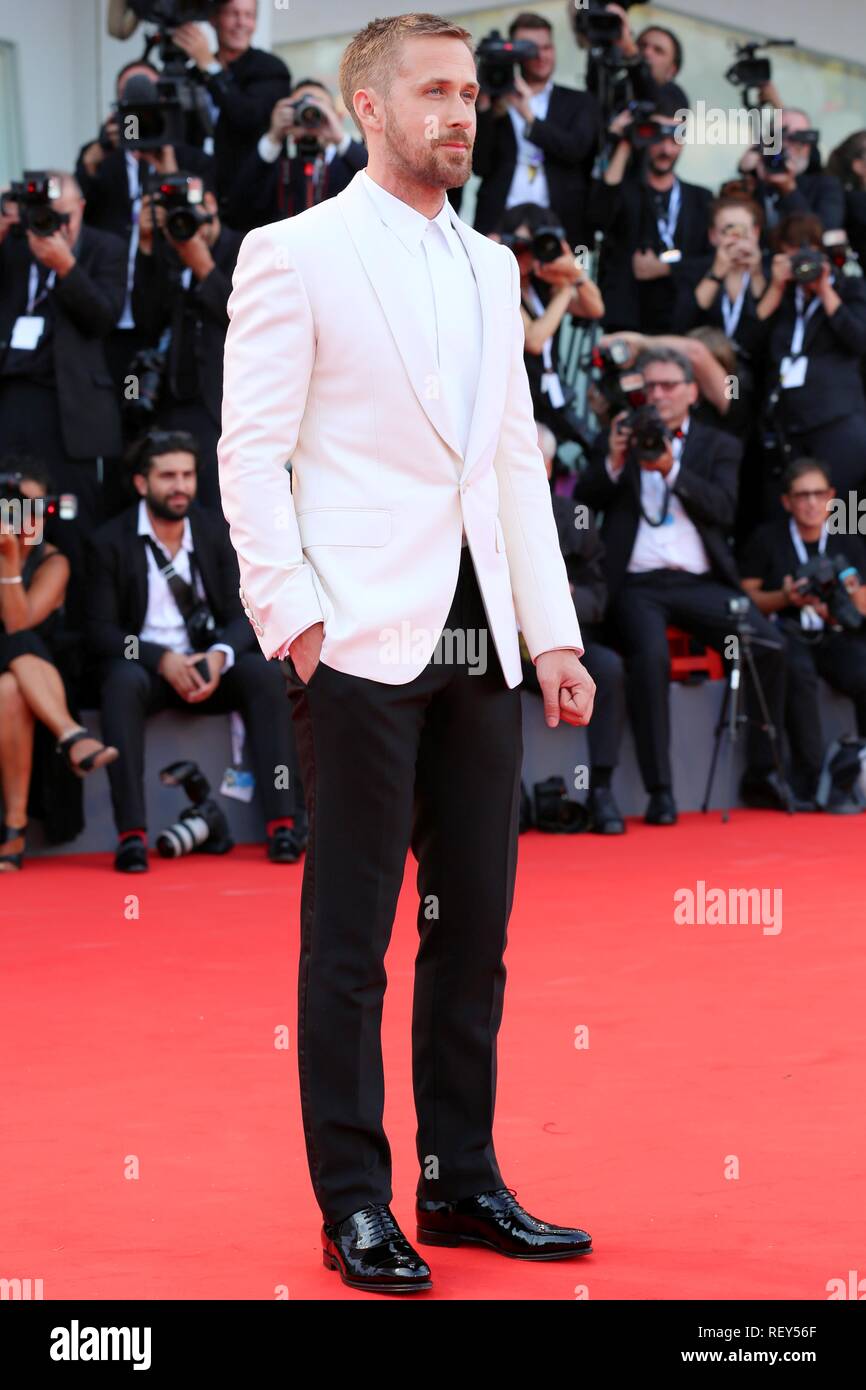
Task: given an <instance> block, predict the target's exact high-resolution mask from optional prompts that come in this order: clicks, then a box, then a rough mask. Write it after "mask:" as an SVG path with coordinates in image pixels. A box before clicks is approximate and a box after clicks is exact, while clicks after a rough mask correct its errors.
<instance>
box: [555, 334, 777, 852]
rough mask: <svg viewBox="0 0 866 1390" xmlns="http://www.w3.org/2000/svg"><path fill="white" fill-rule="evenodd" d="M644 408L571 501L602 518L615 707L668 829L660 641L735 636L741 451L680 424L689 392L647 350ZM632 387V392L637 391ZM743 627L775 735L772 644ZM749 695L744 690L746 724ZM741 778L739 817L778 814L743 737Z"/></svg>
mask: <svg viewBox="0 0 866 1390" xmlns="http://www.w3.org/2000/svg"><path fill="white" fill-rule="evenodd" d="M635 367H636V371H637V372H638V373H639V374H640V377H642V395H643V397H644V398H645V399H644V403H643V404H642V405H640V406H638V407H637V408H633V409H632V410H631V411H629V412H627V413H621V414H619V415H618V416H617V417H616V418H615V420H614V421H613V424H612V427H611V430H610V435H609V438H608V441H607V445H606V447H605V443H604V441H601V442H600V446H599V447H598V449H597V450H596V451H595V453H594V455H593V456H592V457H591V459H590V464H589V468H588V469H587V472H586V474H585V476H584V478H583V479H582V480H581V481H580V482H579V484H578V486H577V488H576V490H575V497H576V498H577V499H578V500H580V501H583V502H586V503H588V504H589V505H590V506H592V507H595V508H597V509H598V510H600V511H603V512H604V523H603V526H602V531H601V534H602V539H603V541H604V544H605V569H606V575H607V582H608V589H609V593H610V607H609V615H610V620H611V624H612V628H613V631H614V633H615V635H616V637H617V640H618V643H619V645H620V646H621V649H622V651H623V654H624V656H625V659H626V696H627V700H628V705H629V714H630V719H631V724H632V729H633V731H634V738H635V745H636V749H637V755H638V762H639V764H640V769H641V776H642V777H643V781H644V785H645V787H646V789H647V791H648V793H649V798H650V799H649V804H648V806H647V811H646V816H645V819H646V821H647V823H648V824H649V825H673V824H674V822H675V821H676V819H677V810H676V803H675V801H674V796H673V787H672V777H671V767H670V757H669V742H670V725H669V714H668V686H669V678H670V653H669V648H668V640H667V629H668V627H669V626H671V625H673V626H676V627H681V628H683V629H684V630H685V631H686V632H689V633H692V634H693V635H694V636H695V637H697V638H699V639H700V640H701V641H702V642H705V643H706V644H707V645H708V646H710V647H713V648H714V649H715V650H717V651H721V652H725V655H728V652H727V651H726V645H727V643H728V641H729V639H730V636H731V634H732V633H733V632H734V630H735V629H734V619H733V617H732V616H731V614H730V611H729V608H728V604H729V602H730V600H731V599H732V598H737V597H738V596H739V576H738V574H737V570H736V566H735V564H734V558H733V554H732V551H731V548H730V545H729V543H728V536H729V533H730V531H731V529H732V527H733V523H734V512H735V507H736V498H737V471H738V468H739V462H740V454H741V445H740V444H739V442H738V441H737V440H736V439H734V437H733V436H732V435H730V434H727V433H723V432H722V431H721V430H714V429H712V428H710V427H709V426H707V425H702V424H700V423H699V422H698V421H696V420H694V419H692V418H691V415H690V411H691V407H692V406H693V405H694V404H695V402H696V400H697V395H698V388H697V386H696V384H695V381H694V373H693V369H692V366H691V363H690V362H689V360H688V359H687V358H686V357H684V356H683V355H682V354H680V353H679V352H677V351H675V350H674V349H672V348H655V349H652V350H650V351H649V352H646V353H644V354H643V355H642V356H641V357H640V358H638V361H637V363H636V364H635ZM640 377H639V379H638V382H637V383H636V384H638V385H639V384H640ZM748 621H749V624H750V626H751V627H752V630H753V632H754V634H755V636H756V637H760V638H763V639H765V640H766V641H768V642H769V644H770V645H769V646H768V647H765V646H763V645H756V646H755V647H754V649H753V654H754V658H755V665H756V667H757V670H758V674H759V677H760V681H761V685H762V687H763V693H764V696H765V698H766V702H767V707H768V709H769V711H770V718H771V720H772V721H773V723H774V725H775V726H776V727H777V728H780V727H781V722H782V715H783V708H784V705H783V702H784V693H785V691H784V666H783V660H782V651H781V642H780V640H779V639H778V637H777V635H776V634H775V633H774V631H773V629H772V627H771V626H770V624H769V622H768V621H767V619H766V618H764V617H763V616H762V615H761V614H760V613H759V612H758V610H757V609H756V608H754V607H753V608H752V609H751V611H750V613H749V617H748ZM754 696H755V692H754V690H752V689H751V686H749V687H747V700H748V701H749V704H750V706H752V708H751V712H752V714H753V715H756V713H757V711H756V710H755V709H754V707H753V701H754ZM747 756H748V770H747V773H746V776H745V778H744V781H743V784H742V787H741V795H742V797H743V800H744V801H746V802H747V804H749V805H757V806H766V807H772V808H781V809H788V805H789V791H788V788H787V785H786V784H785V783H784V781H783V780H782V779H781V778H780V776H779V774H778V773H777V771H775V769H774V757H773V753H772V749H771V746H770V742H769V739H768V737H767V735H766V733H765V732H764V730H763V729H762V728H760V727H759V726H758V724H757V722H752V723H750V725H749V736H748V748H747Z"/></svg>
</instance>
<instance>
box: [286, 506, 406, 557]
mask: <svg viewBox="0 0 866 1390" xmlns="http://www.w3.org/2000/svg"><path fill="white" fill-rule="evenodd" d="M297 521H298V530H299V531H300V533H301V546H302V547H303V549H304V550H308V549H309V548H310V546H314V545H347V546H351V545H387V544H388V542H389V540H390V539H391V513H390V512H389V511H386V510H385V509H384V508H379V507H310V508H308V509H307V510H306V511H302V512H298V513H297Z"/></svg>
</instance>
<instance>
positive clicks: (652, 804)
mask: <svg viewBox="0 0 866 1390" xmlns="http://www.w3.org/2000/svg"><path fill="white" fill-rule="evenodd" d="M644 821H645V822H646V824H647V825H676V823H677V803H676V802H675V801H674V799H673V797H672V796H671V794H670V792H668V791H660V792H651V793H650V799H649V802H648V803H647V808H646V815H645V816H644Z"/></svg>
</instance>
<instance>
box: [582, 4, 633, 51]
mask: <svg viewBox="0 0 866 1390" xmlns="http://www.w3.org/2000/svg"><path fill="white" fill-rule="evenodd" d="M623 8H627V6H623ZM621 31H622V23H621V21H620V17H619V15H618V14H611V12H610V10H608V8H607V5H606V4H605V0H589V3H588V4H586V5H581V6H580V7H579V8H577V9H576V11H575V14H574V32H575V33H576V34H577V35H579V37H580V38H582V39H586V42H587V43H588V44H589V47H590V48H612V47H613V46H614V44H617V43H619V39H620V34H621Z"/></svg>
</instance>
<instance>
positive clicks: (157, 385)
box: [123, 347, 168, 432]
mask: <svg viewBox="0 0 866 1390" xmlns="http://www.w3.org/2000/svg"><path fill="white" fill-rule="evenodd" d="M167 361H168V348H167V347H155V348H141V349H140V350H139V351H138V352H137V353H135V355H134V356H133V358H132V359H131V361H130V363H129V366H128V367H127V369H126V375H127V376H130V377H134V378H135V379H136V381H137V382H138V394H137V395H136V396H130V397H126V396H124V400H123V410H124V414H125V415H126V416H127V417H128V419H129V420H130V421H131V426H130V428H131V429H132V430H133V432H135V431H137V429H138V428H139V427H141V428H145V429H146V428H147V425H148V424H149V423H150V422H151V420H152V419H153V417H154V416H155V415H156V408H157V406H158V405H159V397H160V392H161V391H162V383H163V381H164V379H165V369H166V363H167Z"/></svg>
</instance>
